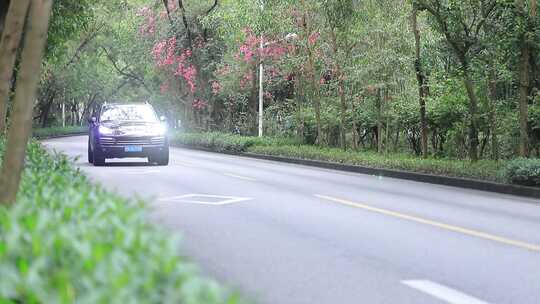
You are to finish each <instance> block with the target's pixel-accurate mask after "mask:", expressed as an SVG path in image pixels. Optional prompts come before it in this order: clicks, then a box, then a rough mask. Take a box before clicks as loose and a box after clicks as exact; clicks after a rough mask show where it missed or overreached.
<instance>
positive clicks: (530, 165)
mask: <svg viewBox="0 0 540 304" xmlns="http://www.w3.org/2000/svg"><path fill="white" fill-rule="evenodd" d="M502 175H503V177H504V178H505V180H506V181H507V182H508V183H512V184H517V185H523V186H535V187H540V159H528V158H517V159H514V160H512V161H509V162H508V163H507V164H506V166H505V168H504V170H503V174H502Z"/></svg>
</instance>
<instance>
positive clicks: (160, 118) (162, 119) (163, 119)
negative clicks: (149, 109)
mask: <svg viewBox="0 0 540 304" xmlns="http://www.w3.org/2000/svg"><path fill="white" fill-rule="evenodd" d="M159 120H160V121H167V117H165V116H160V117H159Z"/></svg>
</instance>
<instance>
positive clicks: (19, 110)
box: [0, 0, 52, 204]
mask: <svg viewBox="0 0 540 304" xmlns="http://www.w3.org/2000/svg"><path fill="white" fill-rule="evenodd" d="M13 3H20V1H13ZM51 6H52V0H34V1H32V5H31V6H30V10H29V16H28V23H27V32H26V34H25V38H24V49H23V51H22V54H21V70H20V74H19V76H18V77H19V79H18V81H17V88H16V89H15V102H14V109H13V114H12V120H11V123H12V126H11V128H10V129H9V132H8V139H7V145H6V152H5V155H4V161H3V164H2V170H1V172H0V203H5V204H11V203H14V202H15V198H16V196H17V191H18V189H19V182H20V179H21V173H22V170H23V167H24V158H25V155H26V145H27V142H28V138H29V137H30V132H31V130H32V105H33V101H34V99H35V96H36V89H37V86H38V83H39V76H40V70H41V57H42V55H43V49H44V46H45V42H46V40H47V28H48V24H49V17H50V12H51Z"/></svg>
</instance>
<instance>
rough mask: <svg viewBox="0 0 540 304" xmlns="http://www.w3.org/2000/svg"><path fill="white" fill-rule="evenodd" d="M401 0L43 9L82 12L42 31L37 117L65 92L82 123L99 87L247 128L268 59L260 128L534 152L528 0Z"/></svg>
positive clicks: (384, 146)
mask: <svg viewBox="0 0 540 304" xmlns="http://www.w3.org/2000/svg"><path fill="white" fill-rule="evenodd" d="M63 2H65V1H57V3H63ZM398 2H399V4H398V5H396V1H395V0H382V1H373V0H366V1H352V0H339V1H338V0H333V1H329V0H301V1H289V0H279V1H263V2H260V1H259V2H258V1H247V0H239V1H226V0H223V1H219V0H204V1H185V0H184V1H182V0H180V1H176V0H175V1H172V0H164V1H153V0H152V1H143V0H136V1H122V0H115V1H94V2H92V3H91V4H90V2H86V1H82V2H79V4H76V5H78V10H76V11H77V12H80V13H78V14H75V15H74V16H71V15H69V18H68V17H67V16H66V14H62V13H61V12H59V13H58V14H53V24H76V25H77V26H72V27H70V30H71V31H69V32H67V33H64V32H62V31H58V32H56V31H52V32H51V34H50V35H52V38H50V43H53V44H54V45H56V46H55V47H49V48H48V50H49V51H48V56H47V61H46V70H45V72H44V75H43V77H42V85H41V91H40V92H41V93H40V96H39V102H38V106H37V108H36V111H35V123H36V124H40V125H42V126H50V125H54V124H58V123H59V121H60V120H61V117H62V116H61V107H62V104H64V105H65V107H64V109H66V111H67V114H66V117H67V118H66V119H67V120H68V123H69V122H71V123H73V124H83V123H84V121H85V120H84V119H85V118H86V117H88V116H89V115H90V113H92V109H94V108H95V107H97V106H98V105H99V104H101V103H103V102H106V101H124V100H127V101H138V100H149V101H151V102H152V103H154V104H156V105H158V107H159V108H160V111H161V112H163V114H165V115H166V116H168V117H169V121H170V122H171V124H173V125H175V126H177V125H178V122H179V121H181V123H182V127H183V128H185V129H188V130H197V131H213V130H229V131H235V132H240V133H242V134H245V135H253V134H256V132H257V114H258V106H257V102H258V89H259V84H258V76H259V75H258V73H259V68H258V64H259V63H263V64H264V92H263V94H264V133H265V134H268V135H271V136H280V137H283V136H289V137H294V138H296V139H297V140H299V141H301V142H303V143H306V144H319V145H322V146H333V147H338V146H340V147H342V148H346V149H354V150H372V151H377V152H378V153H387V152H399V153H411V154H415V155H422V154H423V155H424V156H425V157H428V156H432V157H451V158H460V159H465V158H469V159H473V160H475V159H477V158H492V159H499V158H512V157H515V156H517V155H521V156H525V157H527V156H538V155H539V154H540V99H539V97H538V94H537V92H538V87H539V86H540V76H539V75H538V68H537V66H538V63H539V58H538V56H537V53H538V52H537V49H538V42H539V41H540V38H539V32H538V17H537V14H536V2H535V1H526V0H517V1H497V0H474V1H458V0H452V1H440V0H399V1H398ZM261 3H262V4H264V6H263V9H261V6H260V4H261ZM72 5H75V4H72ZM90 8H91V9H90ZM59 9H60V8H58V9H57V10H59ZM53 29H54V28H53ZM71 32H73V33H80V34H79V35H73V34H72V33H71ZM57 36H58V37H57ZM261 39H262V43H263V45H264V47H263V49H261V48H260V44H261ZM58 45H61V46H62V47H59V46H58Z"/></svg>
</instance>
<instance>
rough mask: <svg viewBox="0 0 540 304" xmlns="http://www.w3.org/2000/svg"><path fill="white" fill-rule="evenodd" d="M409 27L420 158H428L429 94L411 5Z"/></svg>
mask: <svg viewBox="0 0 540 304" xmlns="http://www.w3.org/2000/svg"><path fill="white" fill-rule="evenodd" d="M411 19H412V20H411V25H412V31H413V33H414V41H415V54H416V57H415V60H414V69H415V72H416V79H417V81H418V97H419V102H420V134H421V147H422V157H424V158H426V157H427V156H428V130H427V118H426V99H427V97H428V94H429V88H428V83H427V76H426V73H425V71H424V67H423V65H422V58H421V47H422V46H421V41H420V30H419V29H418V8H417V7H416V5H414V4H413V8H412V14H411Z"/></svg>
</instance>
